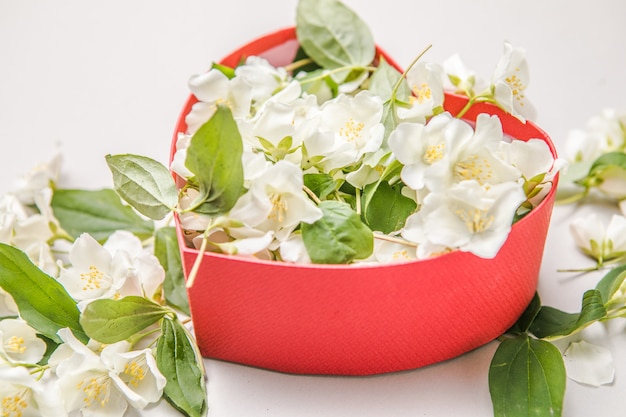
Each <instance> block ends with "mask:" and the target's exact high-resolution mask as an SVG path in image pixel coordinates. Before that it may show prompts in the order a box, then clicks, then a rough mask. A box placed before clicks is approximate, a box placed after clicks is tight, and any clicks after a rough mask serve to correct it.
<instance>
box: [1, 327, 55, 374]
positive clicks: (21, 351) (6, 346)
mask: <svg viewBox="0 0 626 417" xmlns="http://www.w3.org/2000/svg"><path fill="white" fill-rule="evenodd" d="M0 343H1V344H0V362H1V361H6V362H9V363H14V364H16V363H25V364H35V363H38V362H39V361H40V360H41V359H42V358H43V355H44V353H45V352H46V343H45V342H44V341H43V340H41V339H40V338H38V337H37V332H35V330H34V329H33V328H32V327H30V326H29V325H28V323H26V322H25V321H24V320H22V319H4V320H2V321H0Z"/></svg>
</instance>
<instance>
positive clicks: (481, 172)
mask: <svg viewBox="0 0 626 417" xmlns="http://www.w3.org/2000/svg"><path fill="white" fill-rule="evenodd" d="M454 174H455V175H456V177H457V178H458V179H459V180H476V181H478V183H479V184H481V185H485V184H486V183H488V182H489V180H491V178H492V177H493V170H492V169H491V164H490V163H489V161H488V160H487V159H485V158H483V159H482V160H481V159H480V157H479V156H478V155H471V156H469V157H467V158H465V159H463V160H462V161H459V162H457V163H456V165H455V166H454Z"/></svg>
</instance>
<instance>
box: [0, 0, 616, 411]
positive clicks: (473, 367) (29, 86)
mask: <svg viewBox="0 0 626 417" xmlns="http://www.w3.org/2000/svg"><path fill="white" fill-rule="evenodd" d="M345 3H346V4H348V5H349V6H350V7H352V8H353V9H354V10H356V11H357V13H358V14H359V15H360V16H361V17H362V18H363V19H364V20H365V21H366V22H367V23H368V24H369V26H370V27H371V29H372V31H373V33H374V36H375V39H376V41H377V43H378V44H379V45H380V46H381V47H382V48H383V49H385V50H386V51H387V52H388V53H389V54H390V55H391V56H393V57H395V59H396V61H397V62H398V63H399V64H400V65H401V66H406V65H408V64H409V63H410V62H411V61H412V59H413V58H414V56H415V55H416V54H417V53H419V52H420V51H421V50H422V49H423V48H424V47H425V46H427V45H429V44H432V45H433V48H432V49H431V50H430V51H429V52H428V54H427V56H426V58H425V59H427V60H429V61H435V62H441V61H442V60H443V59H445V58H447V57H448V56H450V55H452V54H453V53H459V54H460V55H461V56H462V57H463V58H464V60H465V61H466V63H467V64H468V65H469V66H470V67H473V68H474V69H475V70H476V71H477V72H478V73H479V74H481V75H482V76H483V77H485V78H489V77H490V74H491V71H492V70H493V68H494V67H495V64H496V62H497V60H498V58H499V56H500V54H501V51H502V43H503V41H505V40H508V41H510V42H511V43H513V44H514V45H517V46H522V47H524V48H526V50H527V57H528V61H529V64H530V71H531V83H530V85H529V88H528V90H527V97H529V98H530V99H531V101H532V102H533V103H534V106H535V107H536V109H537V112H538V115H539V116H538V118H537V119H536V120H535V121H536V122H537V123H538V124H539V125H540V126H541V127H542V128H543V129H544V130H546V131H547V132H548V133H549V134H550V135H551V136H552V138H553V140H554V141H555V143H556V144H557V148H558V149H559V150H562V149H564V146H565V143H566V138H567V134H568V132H569V131H570V130H571V129H574V128H580V127H583V126H584V124H585V123H586V121H587V119H588V118H589V117H591V116H592V115H594V114H597V113H599V112H600V111H601V110H602V109H603V108H605V107H614V108H616V109H619V110H624V109H626V100H625V99H624V97H626V82H624V71H625V70H626V47H625V46H624V42H625V39H626V25H624V17H625V16H626V3H625V2H623V1H622V0H606V1H602V0H598V1H595V2H589V1H582V0H550V1H546V0H527V1H525V2H520V1H509V0H476V1H472V2H468V1H463V0H448V1H415V0H388V1H384V2H381V1H379V2H375V1H372V0H361V1H357V0H345ZM295 7H296V0H272V1H260V0H259V1H244V0H228V1H221V2H218V1H212V0H205V1H200V0H178V1H176V2H173V1H156V0H152V1H148V0H143V1H140V0H136V1H122V0H110V1H107V2H103V1H100V2H96V1H85V0H56V1H44V0H37V1H36V0H0V141H1V142H0V144H1V146H2V148H1V150H0V175H1V178H2V180H0V192H2V193H4V192H6V191H8V190H9V189H11V186H12V180H13V179H15V178H17V176H18V175H19V174H22V173H24V172H26V171H28V170H29V169H30V167H32V166H33V165H35V164H36V163H39V162H42V161H45V160H47V159H48V158H49V157H50V155H51V154H52V153H53V152H54V151H55V149H56V148H57V146H59V147H60V149H61V152H62V154H63V157H64V165H63V175H62V179H61V186H63V187H65V188H71V187H80V188H89V189H97V188H102V187H110V186H111V180H110V175H109V172H108V169H107V167H106V164H105V162H104V155H106V154H109V153H111V154H116V153H138V154H143V155H147V156H150V157H153V158H155V159H157V160H160V161H161V162H163V163H165V162H167V156H168V153H169V148H170V141H171V136H172V132H173V128H174V124H175V122H176V119H177V117H178V112H179V111H180V108H181V106H182V104H183V103H184V101H185V99H186V97H187V95H188V90H187V86H186V81H187V79H188V77H189V76H190V75H191V74H193V73H197V72H201V71H204V70H206V69H207V68H208V67H209V66H210V63H211V62H212V61H213V60H218V59H219V58H221V57H222V56H224V55H225V54H227V53H228V52H229V51H231V50H233V49H235V48H236V47H238V46H240V45H242V44H244V43H246V42H247V41H249V40H250V39H252V38H253V37H256V36H258V35H261V34H265V33H267V32H271V31H273V30H275V29H278V28H282V27H285V26H291V25H293V23H294V13H295ZM592 210H595V207H587V208H583V209H582V212H585V211H586V212H589V211H592ZM582 212H581V210H576V209H575V208H572V207H565V208H563V207H559V208H557V210H556V211H555V215H554V218H553V224H552V228H551V232H550V235H549V239H548V245H547V249H546V256H545V258H544V265H543V268H542V272H541V277H540V287H539V290H540V294H541V296H542V299H543V300H544V302H545V303H546V304H549V305H553V306H555V307H559V308H562V309H565V310H568V311H574V310H576V309H577V308H579V304H580V298H581V296H582V293H583V292H584V290H585V289H587V288H591V287H593V286H594V285H595V282H596V281H597V279H598V278H599V277H600V275H597V274H596V275H592V274H590V275H584V276H574V275H571V274H570V275H567V274H564V273H557V272H556V269H558V268H568V267H575V266H589V265H590V261H587V260H586V259H585V258H583V257H581V256H580V255H579V254H578V253H577V252H576V250H575V248H574V245H573V243H572V242H571V238H570V236H569V232H568V231H567V225H568V223H569V221H570V220H571V219H572V218H573V217H575V216H578V215H580V214H581V213H582ZM520 256H523V254H520ZM468 296H471V295H470V294H468ZM596 330H597V331H596V332H595V333H594V337H595V338H596V339H597V342H598V343H600V344H603V345H604V346H606V347H608V348H609V349H611V351H612V352H613V355H614V356H615V360H616V362H617V368H618V369H617V374H616V379H615V382H614V384H613V385H612V386H608V387H606V386H605V387H601V388H590V387H584V386H581V385H579V384H576V383H574V382H572V381H570V382H569V383H568V388H567V393H566V400H565V408H564V416H566V417H582V416H589V415H603V416H608V417H611V416H617V415H623V410H624V404H623V393H624V392H625V390H626V337H625V336H624V333H625V332H624V326H623V324H622V323H616V324H614V325H613V326H611V328H610V329H603V328H599V329H596ZM607 332H608V333H610V334H612V335H613V336H612V337H611V338H609V339H607V338H605V334H606V333H607ZM495 347H496V345H495V344H494V343H492V344H489V345H487V346H485V347H483V348H480V349H477V350H476V351H474V352H471V353H469V354H466V355H464V356H462V357H461V358H458V359H455V360H452V361H448V362H446V363H443V364H438V365H434V366H430V367H427V368H424V369H420V370H415V371H408V372H401V373H397V374H389V375H381V376H375V377H366V378H346V377H316V376H293V375H284V374H278V373H273V372H268V371H262V370H258V369H252V368H249V367H246V366H241V365H233V364H226V363H221V362H216V361H206V364H207V371H208V375H209V382H208V390H209V401H210V411H209V415H210V416H213V417H218V416H219V417H236V416H242V417H243V416H247V417H256V416H276V417H278V416H290V417H292V416H325V417H333V416H337V417H340V416H341V417H343V416H361V417H367V416H398V417H402V416H432V417H435V416H437V417H439V416H441V417H447V416H461V415H462V416H470V417H471V416H489V415H491V402H490V398H489V391H488V387H487V371H488V366H489V362H490V360H491V357H492V355H493V352H494V350H495ZM144 413H149V414H155V415H164V414H167V415H170V414H171V415H176V413H175V412H174V411H172V410H171V409H170V408H169V407H168V406H167V405H161V406H159V407H158V408H157V409H152V410H151V412H150V411H148V412H146V411H144Z"/></svg>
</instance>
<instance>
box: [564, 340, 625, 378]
mask: <svg viewBox="0 0 626 417" xmlns="http://www.w3.org/2000/svg"><path fill="white" fill-rule="evenodd" d="M563 359H564V361H565V369H566V371H567V376H568V377H569V378H571V379H573V380H574V381H576V382H580V383H581V384H587V385H593V386H596V387H597V386H600V385H605V384H610V383H612V382H613V378H614V375H615V368H614V366H613V355H612V354H611V352H610V351H609V350H608V349H606V348H604V347H602V346H597V345H593V344H591V343H587V342H585V341H584V340H581V341H580V342H572V343H571V344H570V345H569V347H568V348H567V350H566V351H565V353H563Z"/></svg>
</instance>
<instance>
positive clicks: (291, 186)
mask: <svg viewBox="0 0 626 417" xmlns="http://www.w3.org/2000/svg"><path fill="white" fill-rule="evenodd" d="M303 186H304V183H303V178H302V171H301V170H300V168H299V167H298V166H296V165H294V164H292V163H290V162H287V161H278V162H277V163H276V164H274V165H271V166H270V167H269V168H268V169H267V170H266V171H265V172H264V173H263V176H261V177H259V178H257V179H256V180H255V181H253V182H252V184H251V186H250V189H249V190H248V192H246V193H245V194H244V195H243V196H241V197H240V198H239V200H238V201H237V203H236V204H235V206H234V207H233V208H232V210H231V212H230V217H231V218H232V219H235V220H238V221H241V222H242V223H244V224H245V225H247V226H248V227H252V228H255V229H258V230H261V231H264V232H268V231H272V232H274V237H275V238H276V239H277V240H279V241H282V240H284V239H285V238H286V237H287V236H288V235H289V234H290V233H291V232H292V231H293V230H294V229H295V228H296V227H297V226H298V225H299V224H300V223H301V222H305V223H313V222H314V221H316V220H318V219H319V218H321V217H322V211H321V210H320V209H319V208H318V207H317V206H315V204H314V203H313V202H312V201H311V200H310V199H309V198H308V197H307V196H306V195H305V194H304V192H303V191H302V187H303ZM271 249H274V248H271Z"/></svg>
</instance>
